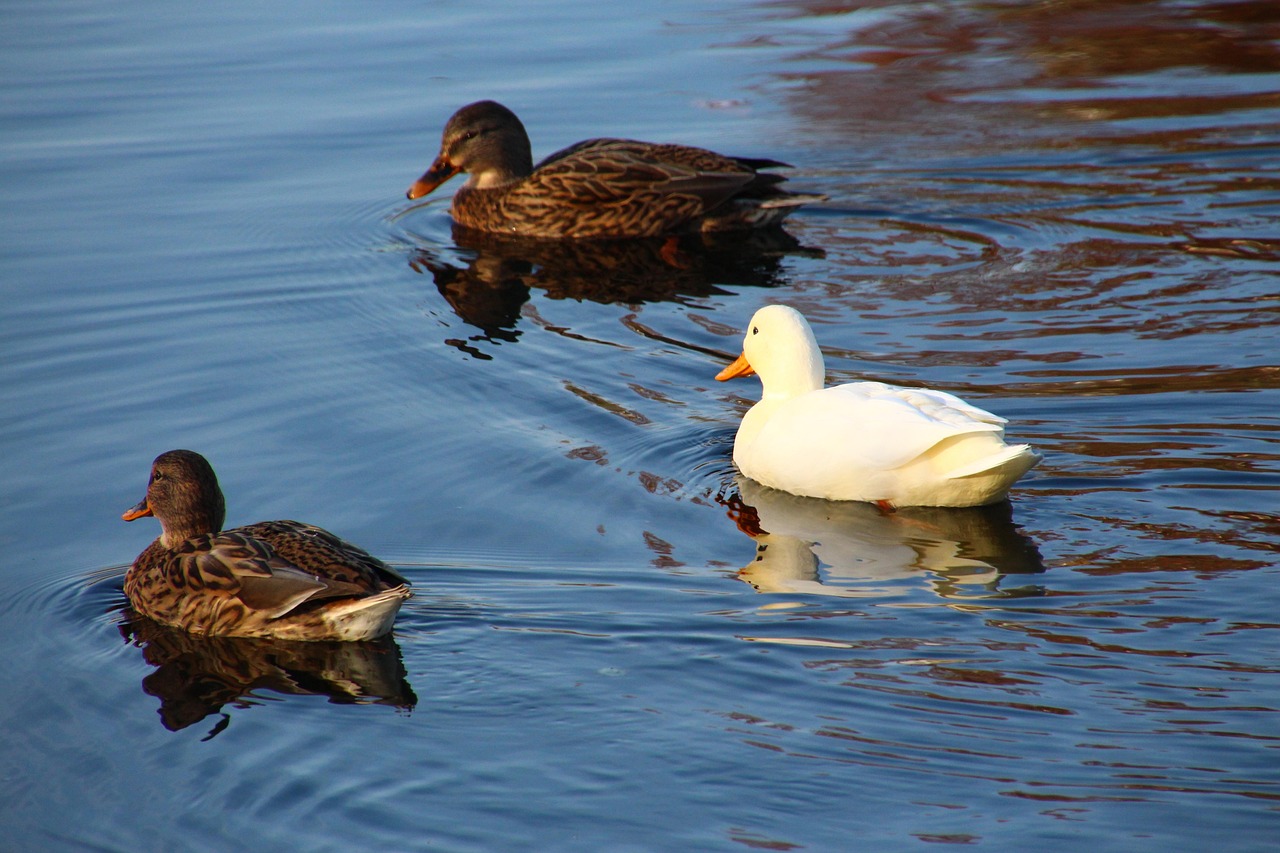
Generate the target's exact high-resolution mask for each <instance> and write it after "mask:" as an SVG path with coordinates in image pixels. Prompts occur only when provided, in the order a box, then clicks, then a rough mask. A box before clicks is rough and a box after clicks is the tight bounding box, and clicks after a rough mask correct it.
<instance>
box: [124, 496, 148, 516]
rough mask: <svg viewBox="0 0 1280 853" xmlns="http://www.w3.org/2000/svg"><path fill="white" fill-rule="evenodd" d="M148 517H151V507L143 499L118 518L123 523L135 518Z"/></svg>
mask: <svg viewBox="0 0 1280 853" xmlns="http://www.w3.org/2000/svg"><path fill="white" fill-rule="evenodd" d="M148 515H151V505H150V504H148V503H147V499H146V498H143V499H142V500H140V501H138V502H137V503H136V504H134V505H133V506H131V507H129V508H128V509H127V510H125V511H124V515H122V516H120V517H121V518H123V519H124V520H125V521H133V520H134V519H135V518H145V517H146V516H148Z"/></svg>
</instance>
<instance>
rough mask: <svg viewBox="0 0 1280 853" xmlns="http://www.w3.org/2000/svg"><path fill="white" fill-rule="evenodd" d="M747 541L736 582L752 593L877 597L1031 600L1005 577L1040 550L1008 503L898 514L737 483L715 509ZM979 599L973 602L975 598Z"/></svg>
mask: <svg viewBox="0 0 1280 853" xmlns="http://www.w3.org/2000/svg"><path fill="white" fill-rule="evenodd" d="M721 500H722V502H723V503H725V504H726V505H727V506H728V507H729V515H730V517H731V518H733V519H734V521H735V522H736V523H737V525H738V527H739V529H741V530H742V531H743V532H744V533H746V534H747V535H748V536H751V537H752V538H753V539H754V540H755V541H756V557H755V559H754V560H753V561H752V562H751V563H750V564H748V565H747V566H746V567H745V568H743V569H741V570H740V571H739V572H738V578H739V579H741V580H743V581H745V582H746V583H749V584H751V585H752V586H753V587H755V588H756V590H757V591H759V592H785V593H805V594H816V595H837V596H881V595H884V594H885V588H884V586H883V585H884V584H886V583H891V582H896V581H901V580H906V579H911V578H919V577H921V576H922V574H924V575H925V576H926V577H928V579H929V581H930V583H931V584H932V586H933V589H934V591H935V592H936V593H937V594H938V595H940V596H943V597H945V598H951V597H957V598H968V597H973V596H974V595H975V593H977V594H980V595H986V594H990V593H997V594H999V595H1004V596H1015V595H1016V596H1027V595H1039V594H1041V590H1040V588H1039V587H1038V586H1034V585H1033V586H1011V585H1009V583H1008V581H1007V578H1008V576H1010V575H1028V574H1037V573H1040V572H1043V571H1044V570H1045V567H1044V562H1043V561H1042V559H1041V557H1040V552H1039V549H1038V548H1037V547H1036V545H1035V543H1034V542H1032V541H1031V540H1030V539H1029V538H1028V537H1027V536H1026V535H1024V534H1023V533H1022V532H1020V531H1019V530H1018V528H1017V526H1016V525H1014V523H1013V508H1012V506H1011V505H1010V504H1009V503H1008V501H1005V502H1002V503H998V504H993V505H990V506H982V507H965V508H949V507H904V508H902V509H899V510H897V511H896V512H892V513H885V512H883V511H881V510H880V508H879V507H877V506H875V505H874V504H869V503H861V502H857V501H824V500H818V499H815V498H803V497H799V496H796V495H791V494H788V493H786V492H780V491H776V490H774V489H770V488H767V487H765V486H761V485H760V484H759V483H756V482H754V481H753V480H750V479H747V478H746V477H739V478H738V495H734V496H731V497H729V498H727V499H725V498H722V499H721ZM979 590H981V592H979Z"/></svg>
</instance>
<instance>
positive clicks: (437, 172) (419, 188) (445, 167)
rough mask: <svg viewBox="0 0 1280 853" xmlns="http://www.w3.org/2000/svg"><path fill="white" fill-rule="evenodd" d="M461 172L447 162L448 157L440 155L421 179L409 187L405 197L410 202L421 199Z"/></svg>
mask: <svg viewBox="0 0 1280 853" xmlns="http://www.w3.org/2000/svg"><path fill="white" fill-rule="evenodd" d="M461 171H462V170H461V169H459V168H458V167H457V166H455V165H453V163H451V162H449V158H448V157H446V156H445V155H444V154H441V155H440V156H439V157H437V158H436V159H435V162H434V163H432V164H431V168H430V169H427V171H426V172H424V173H423V174H422V177H421V178H418V180H416V181H414V182H413V186H411V187H409V191H408V192H407V193H405V195H406V196H408V197H409V198H410V199H411V200H412V199H415V198H422V197H423V196H424V195H426V194H427V193H429V192H431V191H432V190H434V189H435V188H436V187H438V186H440V185H441V184H443V183H444V182H445V181H447V180H449V179H450V178H452V177H453V176H454V175H456V174H458V173H459V172H461Z"/></svg>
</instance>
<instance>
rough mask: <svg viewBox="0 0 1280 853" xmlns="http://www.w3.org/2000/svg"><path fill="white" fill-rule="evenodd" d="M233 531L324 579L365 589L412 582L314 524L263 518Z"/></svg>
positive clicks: (368, 590)
mask: <svg viewBox="0 0 1280 853" xmlns="http://www.w3.org/2000/svg"><path fill="white" fill-rule="evenodd" d="M229 532H232V533H237V534H239V535H241V536H245V537H248V538H251V539H255V540H258V541H260V542H263V543H265V544H266V545H267V546H268V547H269V548H270V549H271V550H272V552H273V553H274V554H275V555H276V556H278V557H280V558H282V559H284V560H286V561H287V562H289V563H291V564H292V565H294V566H301V567H304V568H305V570H306V571H308V572H310V573H312V574H315V575H318V576H320V577H321V578H327V579H329V580H334V581H340V582H343V583H349V584H356V585H357V586H361V587H364V591H365V592H372V591H376V590H378V589H381V588H382V587H383V586H399V585H400V584H406V583H408V582H409V581H408V580H406V579H405V577H404V576H403V575H401V574H400V573H399V572H397V571H396V570H395V569H393V568H391V567H390V566H388V565H387V564H386V563H384V562H382V561H381V560H379V559H378V558H377V557H375V556H373V555H372V554H370V553H369V552H368V551H366V550H364V549H363V548H360V547H359V546H357V545H352V544H351V543H350V542H347V541H346V540H344V539H340V538H338V537H337V536H335V535H333V534H332V533H330V532H329V531H327V530H325V529H324V528H322V527H316V526H315V525H312V524H304V523H303V522H301V521H291V520H287V519H286V520H280V521H260V522H258V523H256V524H249V525H245V526H244V527H237V528H236V529H235V530H234V531H229Z"/></svg>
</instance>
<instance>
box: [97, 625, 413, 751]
mask: <svg viewBox="0 0 1280 853" xmlns="http://www.w3.org/2000/svg"><path fill="white" fill-rule="evenodd" d="M123 616H124V621H123V622H122V623H121V624H120V626H119V627H120V633H121V635H122V636H123V637H124V638H125V639H126V640H128V641H129V642H130V643H132V644H133V645H134V646H137V647H138V648H140V649H142V656H143V658H144V659H145V660H146V662H147V663H148V664H150V665H151V666H153V667H155V671H154V672H152V673H150V674H149V675H147V676H146V677H145V678H143V679H142V689H143V690H144V691H145V692H146V693H147V694H148V695H151V696H155V697H156V698H157V699H159V700H160V710H159V714H160V721H161V722H162V723H163V724H164V727H165V728H166V729H168V730H169V731H175V732H176V731H179V730H181V729H185V728H187V727H188V726H191V725H194V724H196V723H198V722H200V721H201V720H203V719H204V718H205V717H208V716H209V715H211V714H217V713H222V718H221V720H220V721H219V722H218V723H217V724H215V725H214V727H213V728H212V729H210V731H209V734H208V735H207V736H206V738H205V739H206V740H207V739H209V738H212V737H214V736H216V735H217V734H219V733H221V732H222V731H224V730H225V729H226V727H227V726H228V725H229V724H230V722H231V717H230V715H228V714H226V713H225V712H222V708H223V707H224V706H225V705H228V704H231V705H234V706H235V707H237V708H249V707H252V706H254V705H260V704H262V703H263V702H264V701H266V700H264V699H263V698H262V697H261V696H259V695H258V694H259V691H271V692H274V693H279V694H282V695H286V696H326V697H328V699H329V701H330V702H333V703H335V704H340V705H391V706H393V707H395V708H401V709H404V710H409V709H412V708H413V707H414V706H415V705H416V704H417V702H418V698H417V696H416V695H414V692H413V688H412V687H410V686H409V681H408V677H407V673H406V671H405V667H404V663H403V661H402V660H401V655H400V647H399V646H398V645H396V642H395V640H393V639H392V638H391V637H390V636H387V637H382V638H380V639H378V640H375V641H371V642H362V643H340V642H322V643H307V642H295V641H284V640H262V639H250V638H246V637H200V636H195V635H193V634H189V633H187V632H186V631H179V630H176V629H174V628H169V627H167V626H164V625H161V624H159V623H157V622H154V621H152V620H150V619H148V618H146V617H145V616H140V615H138V614H137V613H135V612H133V611H132V610H131V609H130V608H125V609H124V611H123Z"/></svg>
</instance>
